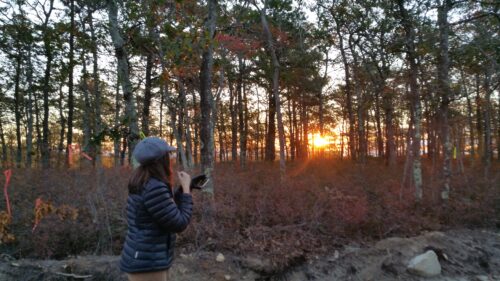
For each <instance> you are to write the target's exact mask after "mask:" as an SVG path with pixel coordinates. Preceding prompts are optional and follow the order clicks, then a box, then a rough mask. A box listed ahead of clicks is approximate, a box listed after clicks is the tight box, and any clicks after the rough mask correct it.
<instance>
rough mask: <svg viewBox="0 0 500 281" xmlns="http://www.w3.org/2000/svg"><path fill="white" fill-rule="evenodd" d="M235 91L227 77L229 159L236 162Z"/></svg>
mask: <svg viewBox="0 0 500 281" xmlns="http://www.w3.org/2000/svg"><path fill="white" fill-rule="evenodd" d="M234 97H235V91H234V87H233V83H232V79H231V78H230V77H229V111H230V113H231V160H232V161H233V162H236V160H237V159H238V126H237V123H236V122H237V115H236V114H237V108H236V105H235V98H234Z"/></svg>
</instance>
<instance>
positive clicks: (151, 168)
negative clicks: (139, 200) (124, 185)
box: [128, 153, 173, 194]
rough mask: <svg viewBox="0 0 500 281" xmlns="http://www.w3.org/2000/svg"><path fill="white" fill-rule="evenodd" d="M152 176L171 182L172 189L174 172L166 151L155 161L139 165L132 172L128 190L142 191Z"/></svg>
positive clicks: (133, 191)
mask: <svg viewBox="0 0 500 281" xmlns="http://www.w3.org/2000/svg"><path fill="white" fill-rule="evenodd" d="M151 177H154V178H156V179H158V180H160V181H162V182H164V183H167V184H169V185H170V189H172V186H173V172H172V166H171V163H170V155H169V154H168V153H165V155H163V156H162V157H161V158H160V159H158V160H156V161H154V162H151V163H147V164H142V165H140V166H139V167H137V168H136V169H135V170H134V171H133V172H132V175H131V176H130V179H129V181H128V192H129V193H133V194H138V193H141V192H142V189H143V187H144V185H145V184H146V183H147V182H148V180H149V179H150V178H151Z"/></svg>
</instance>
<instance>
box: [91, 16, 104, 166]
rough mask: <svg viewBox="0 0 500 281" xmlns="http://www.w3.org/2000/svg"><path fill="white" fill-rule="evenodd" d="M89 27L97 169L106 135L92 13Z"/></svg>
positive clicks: (95, 161)
mask: <svg viewBox="0 0 500 281" xmlns="http://www.w3.org/2000/svg"><path fill="white" fill-rule="evenodd" d="M89 27H90V35H91V38H92V63H93V70H92V80H93V81H94V83H93V86H94V87H93V89H92V91H93V93H94V97H95V98H94V109H95V115H94V118H95V126H94V144H93V146H94V149H93V151H94V163H95V165H96V166H97V167H100V166H101V142H102V141H103V140H104V135H103V132H102V117H101V91H100V89H99V68H98V55H97V50H98V46H97V38H96V35H95V29H94V19H93V17H92V13H90V14H89Z"/></svg>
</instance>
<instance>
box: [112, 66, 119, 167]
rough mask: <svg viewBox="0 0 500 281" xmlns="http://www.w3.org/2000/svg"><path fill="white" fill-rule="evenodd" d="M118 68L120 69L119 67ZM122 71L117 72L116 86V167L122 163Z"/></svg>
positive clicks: (114, 144) (114, 137) (114, 139)
mask: <svg viewBox="0 0 500 281" xmlns="http://www.w3.org/2000/svg"><path fill="white" fill-rule="evenodd" d="M117 70H118V69H117ZM120 83H121V82H120V72H119V71H117V72H116V86H115V87H116V88H115V122H114V128H115V134H114V136H113V150H114V159H115V167H117V166H118V165H119V164H120V136H121V134H120V132H121V130H120V128H121V124H120V123H121V122H120V110H121V106H120V100H121V98H120Z"/></svg>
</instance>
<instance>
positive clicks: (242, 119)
mask: <svg viewBox="0 0 500 281" xmlns="http://www.w3.org/2000/svg"><path fill="white" fill-rule="evenodd" d="M244 71H245V62H244V61H243V58H242V57H241V56H239V57H238V80H237V93H238V121H239V131H240V167H242V168H244V167H245V166H246V157H247V151H246V149H247V134H246V131H245V122H246V121H245V112H244V105H243V103H244V101H243V73H244Z"/></svg>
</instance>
